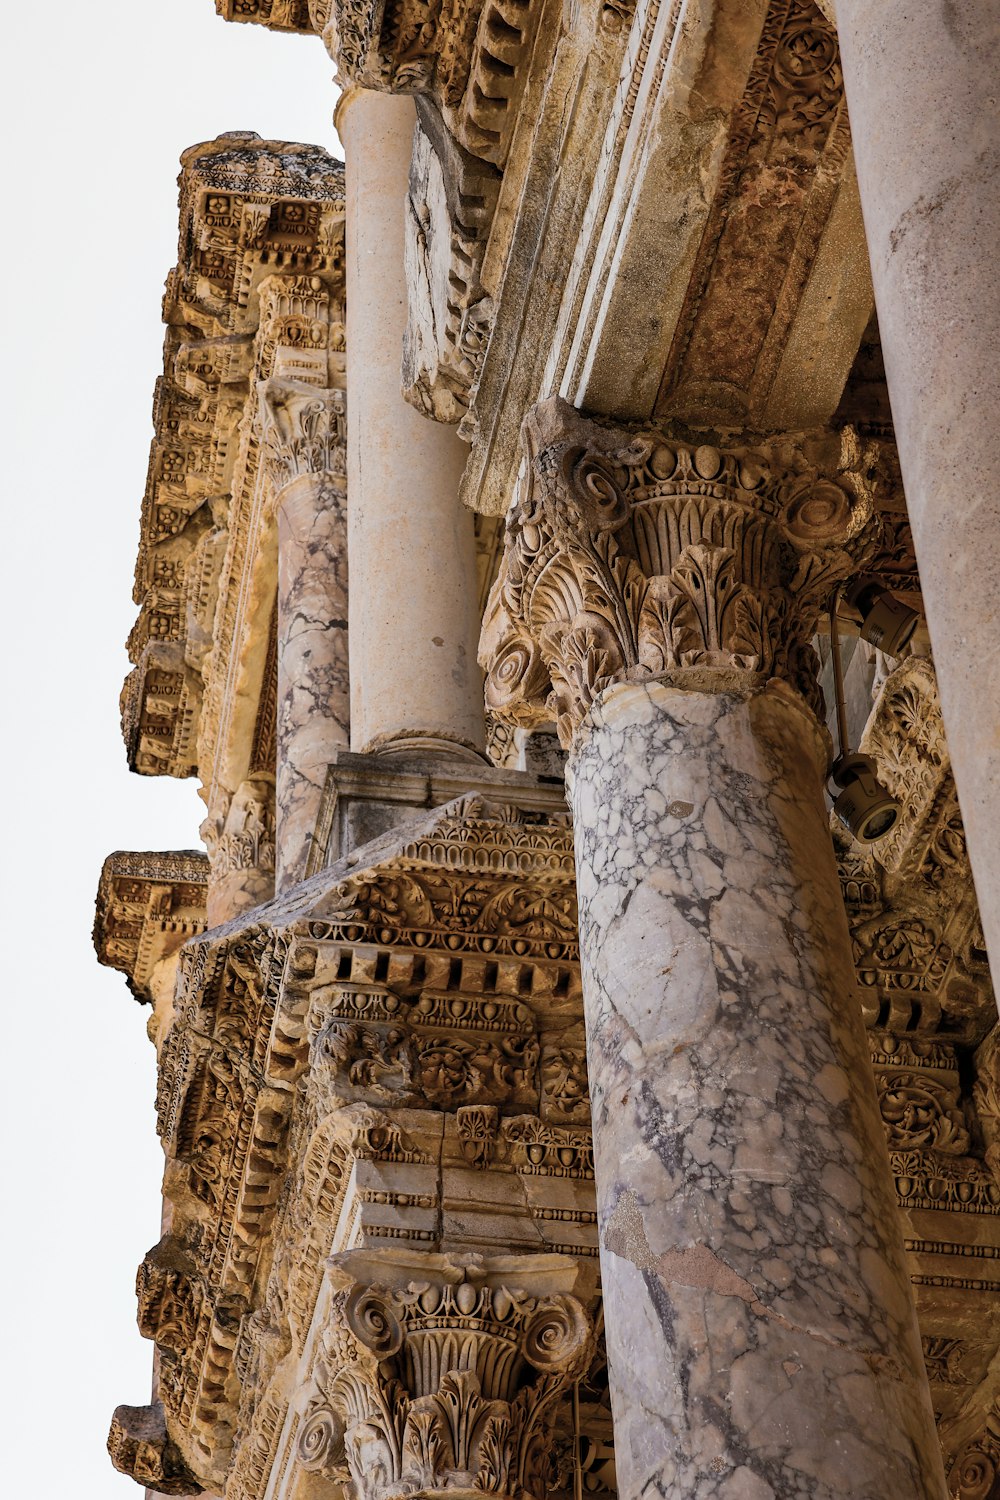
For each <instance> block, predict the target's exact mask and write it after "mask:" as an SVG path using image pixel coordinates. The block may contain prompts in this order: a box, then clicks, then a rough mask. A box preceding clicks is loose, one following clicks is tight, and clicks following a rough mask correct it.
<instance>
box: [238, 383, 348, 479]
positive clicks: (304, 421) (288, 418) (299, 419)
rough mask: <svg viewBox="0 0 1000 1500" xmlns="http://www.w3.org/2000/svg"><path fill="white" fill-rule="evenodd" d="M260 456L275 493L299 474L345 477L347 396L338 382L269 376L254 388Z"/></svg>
mask: <svg viewBox="0 0 1000 1500" xmlns="http://www.w3.org/2000/svg"><path fill="white" fill-rule="evenodd" d="M258 395H259V402H260V407H259V409H260V423H261V434H262V441H263V446H264V459H265V462H266V463H267V467H268V470H269V473H270V476H271V481H272V484H273V486H274V490H275V492H276V493H277V494H280V492H281V491H282V490H283V489H284V488H285V486H286V485H288V484H291V483H292V481H293V480H295V479H298V478H300V477H301V476H302V475H328V476H332V477H335V478H339V479H341V480H344V481H346V475H347V397H346V394H345V392H344V391H342V390H340V389H339V388H338V387H337V386H331V387H329V388H327V389H325V390H324V389H320V388H318V387H316V386H312V385H308V384H306V383H305V382H304V381H297V380H295V381H293V380H268V381H264V382H262V383H261V385H260V387H259V391H258Z"/></svg>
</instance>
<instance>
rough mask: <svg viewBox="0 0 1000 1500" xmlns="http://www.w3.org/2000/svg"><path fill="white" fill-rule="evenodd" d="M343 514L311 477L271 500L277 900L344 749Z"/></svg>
mask: <svg viewBox="0 0 1000 1500" xmlns="http://www.w3.org/2000/svg"><path fill="white" fill-rule="evenodd" d="M346 509H347V507H346V499H345V496H344V493H343V487H342V484H341V485H337V484H336V483H334V482H331V480H330V479H329V478H328V477H327V476H324V475H321V474H307V475H303V476H302V477H300V478H298V479H294V480H293V481H292V482H291V484H288V485H286V487H285V488H284V489H283V490H282V491H281V494H280V495H279V496H278V500H277V520H278V703H277V715H276V726H277V728H276V740H277V762H278V764H277V783H276V788H275V801H276V808H277V878H276V886H277V889H278V891H279V892H280V891H282V890H285V889H287V887H288V886H289V885H293V884H294V883H295V882H296V881H298V880H301V879H302V878H303V876H304V875H305V871H306V860H307V858H308V854H309V848H310V845H311V840H312V834H313V830H314V828H315V826H316V817H317V814H318V812H319V805H320V800H321V797H322V794H323V787H324V785H325V782H326V772H327V767H328V766H329V763H330V760H331V758H332V756H333V753H334V752H335V751H336V750H337V749H343V748H345V747H346V746H347V745H348V743H349V740H350V687H349V678H348V662H347V536H346V531H347V516H346Z"/></svg>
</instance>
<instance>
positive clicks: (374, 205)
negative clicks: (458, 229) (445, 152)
mask: <svg viewBox="0 0 1000 1500" xmlns="http://www.w3.org/2000/svg"><path fill="white" fill-rule="evenodd" d="M414 121H415V114H414V107H413V101H412V99H409V98H401V97H393V96H390V95H386V94H378V93H374V92H371V91H369V90H366V89H359V88H353V87H352V88H348V89H347V90H346V91H345V92H344V94H343V95H342V96H341V99H340V102H339V103H338V105H337V114H336V122H337V128H338V130H339V132H340V136H341V139H342V141H343V143H344V155H345V170H346V181H347V231H346V246H347V323H348V338H347V374H348V385H349V388H350V392H351V421H350V425H349V428H348V483H349V490H350V496H351V502H350V507H349V512H348V524H349V528H350V551H351V575H352V579H353V587H352V589H351V604H350V609H351V684H352V689H351V692H352V698H351V726H352V736H351V739H352V747H353V748H354V749H355V750H359V751H369V750H374V751H377V750H386V749H401V748H406V747H409V748H412V747H413V746H414V745H416V746H418V747H421V748H425V749H442V750H446V751H448V752H449V753H452V754H454V753H459V754H462V753H463V752H465V753H469V752H472V753H473V754H474V755H475V756H476V758H477V759H478V758H479V757H480V756H481V755H482V753H483V749H484V744H485V730H484V724H483V707H482V678H481V675H480V672H479V668H478V666H477V663H476V639H477V636H478V630H479V621H478V618H477V609H476V563H475V539H474V534H473V519H472V515H471V512H469V511H467V510H465V509H464V508H463V506H462V505H461V504H460V502H459V499H458V485H459V480H460V479H461V476H462V470H463V468H464V466H465V458H466V454H467V449H466V448H465V446H464V444H463V443H462V442H461V441H460V440H459V438H458V437H457V436H456V435H455V432H454V430H453V429H452V428H450V427H444V426H442V425H441V424H440V423H438V422H433V421H430V420H429V419H428V418H426V417H423V416H421V415H420V414H419V413H417V412H416V411H414V410H413V408H412V407H411V406H409V405H408V404H407V402H405V401H404V400H403V397H402V394H401V384H400V383H401V375H400V362H401V359H402V349H403V332H404V329H405V326H406V277H405V270H404V260H403V222H404V221H403V206H404V202H405V197H406V192H407V183H408V177H409V167H410V153H411V150H412V143H413V127H414Z"/></svg>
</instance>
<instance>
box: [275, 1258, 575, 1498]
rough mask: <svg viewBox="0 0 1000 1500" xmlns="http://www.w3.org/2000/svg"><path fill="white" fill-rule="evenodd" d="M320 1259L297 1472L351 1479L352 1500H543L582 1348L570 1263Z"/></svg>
mask: <svg viewBox="0 0 1000 1500" xmlns="http://www.w3.org/2000/svg"><path fill="white" fill-rule="evenodd" d="M332 1265H333V1267H334V1269H333V1272H332V1275H333V1278H334V1282H335V1285H337V1286H338V1287H339V1288H340V1290H339V1291H338V1292H337V1293H336V1295H335V1296H334V1299H333V1310H332V1316H331V1320H330V1323H329V1324H328V1327H327V1330H326V1333H325V1336H324V1339H323V1344H322V1348H321V1350H320V1352H319V1354H318V1356H317V1359H316V1364H315V1367H314V1368H315V1386H314V1390H313V1394H312V1398H311V1401H310V1404H309V1407H308V1409H307V1411H306V1413H305V1420H304V1421H303V1423H302V1425H301V1427H300V1429H299V1438H298V1456H299V1462H300V1463H301V1464H302V1466H303V1468H305V1469H307V1470H310V1471H312V1472H316V1473H321V1474H324V1475H326V1476H327V1477H328V1478H331V1479H337V1480H339V1481H341V1482H342V1483H346V1482H348V1481H351V1480H353V1493H354V1494H355V1495H356V1496H357V1497H358V1500H402V1497H404V1496H414V1495H418V1494H421V1493H428V1492H430V1491H440V1490H446V1489H456V1490H457V1489H461V1491H462V1493H463V1494H464V1495H465V1496H467V1497H473V1496H476V1495H482V1496H483V1497H484V1500H485V1497H486V1496H490V1497H492V1500H502V1497H506V1496H509V1497H511V1500H514V1497H516V1500H528V1497H531V1500H544V1496H545V1494H546V1476H545V1474H544V1472H543V1464H544V1457H545V1452H546V1448H547V1439H548V1438H549V1437H550V1436H551V1431H552V1424H553V1421H554V1418H555V1415H556V1408H557V1406H558V1403H559V1400H560V1398H561V1397H562V1396H563V1394H564V1392H565V1391H566V1389H567V1387H568V1385H569V1383H570V1382H571V1381H572V1380H574V1379H576V1378H577V1377H579V1376H580V1375H582V1374H583V1373H584V1372H585V1371H586V1369H587V1367H588V1365H589V1363H590V1361H591V1359H592V1357H593V1353H594V1342H593V1325H592V1322H591V1318H590V1314H589V1313H588V1312H587V1310H586V1308H585V1307H584V1305H583V1303H582V1302H581V1301H580V1300H579V1299H578V1297H576V1296H575V1295H573V1294H572V1291H571V1289H572V1288H574V1287H575V1285H576V1282H577V1280H578V1279H579V1276H580V1271H579V1267H578V1265H577V1263H576V1262H575V1261H574V1260H573V1259H571V1258H570V1257H569V1256H564V1255H520V1256H518V1255H508V1256H502V1257H497V1258H491V1257H484V1256H476V1255H473V1256H446V1255H434V1254H421V1253H420V1252H409V1251H397V1252H395V1253H394V1252H392V1251H382V1252H379V1253H372V1252H368V1251H365V1250H351V1251H347V1252H346V1253H344V1254H341V1255H336V1256H334V1257H333V1260H332Z"/></svg>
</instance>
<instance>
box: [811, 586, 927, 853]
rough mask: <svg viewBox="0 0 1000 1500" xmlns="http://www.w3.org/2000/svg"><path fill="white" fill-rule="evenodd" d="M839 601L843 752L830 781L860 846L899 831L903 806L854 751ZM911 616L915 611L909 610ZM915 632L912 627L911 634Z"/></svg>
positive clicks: (833, 647)
mask: <svg viewBox="0 0 1000 1500" xmlns="http://www.w3.org/2000/svg"><path fill="white" fill-rule="evenodd" d="M876 587H877V585H876ZM837 598H838V595H837V594H836V593H834V595H833V597H832V598H831V600H830V657H831V660H832V662H833V685H834V693H835V696H836V700H837V740H838V744H839V750H840V754H839V755H838V756H837V758H836V760H835V761H834V763H833V765H832V767H831V768H830V778H831V780H832V781H833V783H834V785H835V786H836V787H837V788H838V795H837V797H836V798H835V799H834V803H833V810H834V812H835V813H836V814H837V817H838V818H839V819H840V821H841V822H842V823H843V825H844V827H845V828H846V829H847V830H848V832H849V833H850V834H851V836H852V838H856V839H857V841H858V843H859V844H875V843H877V842H878V840H879V839H884V838H885V836H886V834H887V833H891V832H892V830H893V828H895V826H896V823H897V821H898V819H899V803H898V802H897V801H896V799H895V797H893V796H891V795H890V793H889V792H887V791H886V789H885V787H884V786H883V785H882V783H881V782H880V781H879V779H878V769H877V767H876V765H875V762H874V761H873V760H872V758H871V756H870V755H862V754H861V752H860V751H859V750H852V749H851V748H850V744H849V741H848V736H847V705H846V703H845V701H844V663H843V661H842V660H841V656H840V635H839V633H838V630H837ZM895 602H896V601H895V600H893V603H895ZM901 607H902V606H901ZM907 613H908V614H909V613H912V612H911V611H909V610H908V611H907ZM912 633H913V631H912V628H911V630H910V634H911V635H912ZM908 638H909V637H907V639H908Z"/></svg>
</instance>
